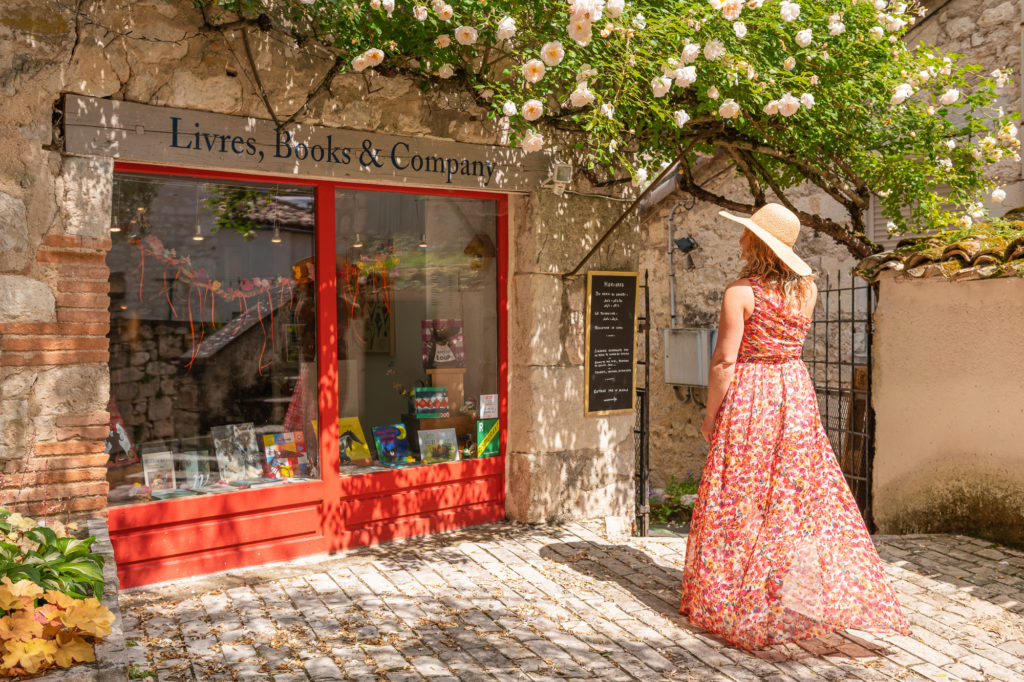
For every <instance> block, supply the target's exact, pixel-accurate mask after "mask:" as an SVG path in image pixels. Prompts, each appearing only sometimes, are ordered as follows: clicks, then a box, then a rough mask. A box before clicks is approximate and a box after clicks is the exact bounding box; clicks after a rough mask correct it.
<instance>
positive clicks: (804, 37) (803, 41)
mask: <svg viewBox="0 0 1024 682" xmlns="http://www.w3.org/2000/svg"><path fill="white" fill-rule="evenodd" d="M812 40H813V36H812V35H811V29H809V28H805V29H804V30H802V31H799V32H797V34H796V44H797V45H799V46H800V47H807V46H808V45H810V44H811V41H812Z"/></svg>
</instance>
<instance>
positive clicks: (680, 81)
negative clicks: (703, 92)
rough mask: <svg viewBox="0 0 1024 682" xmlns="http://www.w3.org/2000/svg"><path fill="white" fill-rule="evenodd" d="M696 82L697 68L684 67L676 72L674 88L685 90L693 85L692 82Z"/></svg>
mask: <svg viewBox="0 0 1024 682" xmlns="http://www.w3.org/2000/svg"><path fill="white" fill-rule="evenodd" d="M696 80H697V67H696V66H684V67H683V68H681V69H678V70H677V71H676V86H677V87H680V88H687V87H689V86H691V85H693V83H694V81H696Z"/></svg>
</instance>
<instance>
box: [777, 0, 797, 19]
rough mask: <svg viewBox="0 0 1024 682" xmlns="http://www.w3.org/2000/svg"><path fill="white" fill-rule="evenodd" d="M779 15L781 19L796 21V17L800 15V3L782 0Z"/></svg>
mask: <svg viewBox="0 0 1024 682" xmlns="http://www.w3.org/2000/svg"><path fill="white" fill-rule="evenodd" d="M779 16H781V17H782V20H783V21H796V18H797V17H799V16H800V5H798V4H796V3H795V2H788V1H787V0H782V4H781V5H780V6H779Z"/></svg>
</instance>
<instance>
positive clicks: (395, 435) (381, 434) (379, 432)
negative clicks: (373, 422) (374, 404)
mask: <svg viewBox="0 0 1024 682" xmlns="http://www.w3.org/2000/svg"><path fill="white" fill-rule="evenodd" d="M373 442H374V444H376V446H377V459H378V460H379V461H380V463H381V464H390V465H395V466H400V465H403V464H413V463H414V462H415V461H416V460H415V459H414V458H413V456H412V453H411V452H409V438H408V434H407V433H406V431H405V424H388V425H387V426H374V427H373Z"/></svg>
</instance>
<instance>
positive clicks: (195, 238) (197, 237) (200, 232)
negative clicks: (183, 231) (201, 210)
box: [192, 220, 206, 242]
mask: <svg viewBox="0 0 1024 682" xmlns="http://www.w3.org/2000/svg"><path fill="white" fill-rule="evenodd" d="M204 239H206V237H204V236H203V228H202V226H201V225H200V224H199V221H198V220H197V221H196V231H195V233H194V234H193V235H192V241H194V242H201V241H203V240H204Z"/></svg>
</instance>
